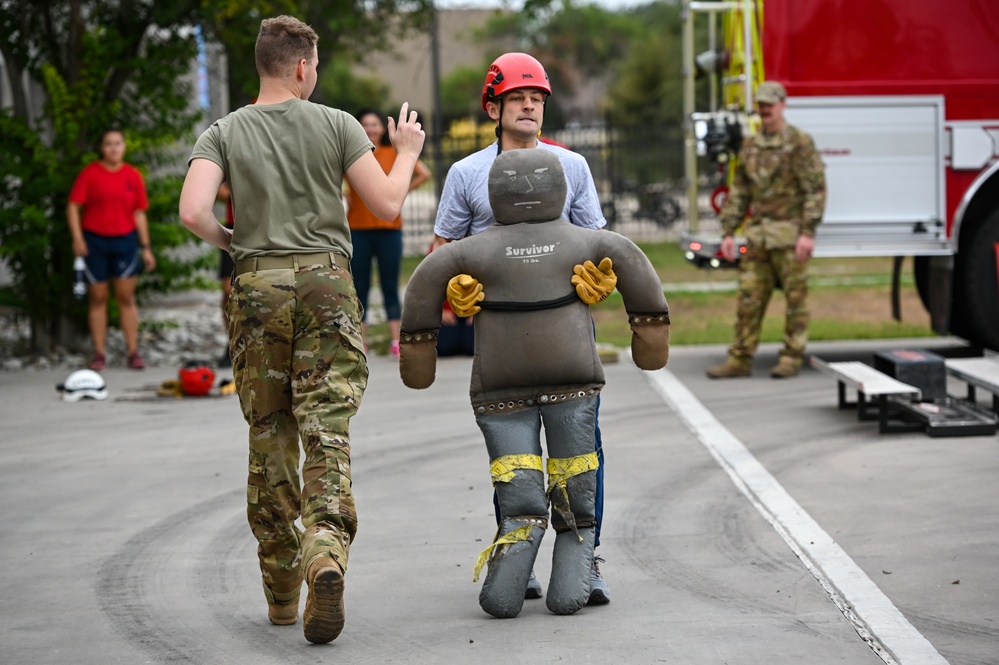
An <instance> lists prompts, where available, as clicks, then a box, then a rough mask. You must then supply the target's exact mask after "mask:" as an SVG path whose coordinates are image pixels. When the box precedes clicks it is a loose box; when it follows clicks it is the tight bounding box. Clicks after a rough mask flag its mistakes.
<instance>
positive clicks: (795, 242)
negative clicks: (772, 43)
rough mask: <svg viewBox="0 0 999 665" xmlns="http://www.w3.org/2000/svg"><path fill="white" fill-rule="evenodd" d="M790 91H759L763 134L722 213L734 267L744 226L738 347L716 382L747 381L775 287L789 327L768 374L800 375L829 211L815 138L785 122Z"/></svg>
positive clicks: (751, 146)
mask: <svg viewBox="0 0 999 665" xmlns="http://www.w3.org/2000/svg"><path fill="white" fill-rule="evenodd" d="M786 97H787V92H786V91H785V89H784V86H783V85H781V84H780V83H778V82H776V81H764V82H763V83H761V84H760V85H759V87H758V89H757V91H756V102H757V111H758V112H759V115H760V119H761V121H762V132H760V133H758V134H756V135H753V136H749V137H747V138H746V140H745V143H743V146H742V148H741V150H740V151H739V162H738V165H737V166H736V169H735V181H734V182H733V183H732V189H731V191H730V193H729V197H728V201H727V202H726V203H725V208H724V210H722V216H721V221H722V245H721V251H722V254H723V255H724V256H725V257H726V258H727V259H728V260H730V261H734V260H735V255H736V250H735V239H734V238H733V234H734V233H735V230H736V229H737V228H738V227H739V226H740V225H741V226H742V227H743V235H744V236H745V238H746V252H745V254H744V255H743V256H742V260H741V261H740V272H739V300H738V310H737V315H736V324H735V343H734V344H733V345H732V346H731V348H730V349H729V351H728V358H727V359H726V360H725V362H723V363H722V364H720V365H716V366H714V367H712V368H710V369H709V370H708V372H707V374H708V376H709V377H711V378H712V379H719V378H729V377H736V376H749V375H750V374H751V372H752V364H753V354H754V353H755V352H756V347H757V346H758V345H759V342H760V326H761V324H762V322H763V315H764V313H765V312H766V309H767V303H769V302H770V296H771V294H772V293H773V290H774V286H777V285H779V286H780V288H782V289H783V290H784V296H785V298H786V300H787V320H786V323H785V327H784V348H783V349H782V350H781V352H780V360H779V361H778V363H777V365H776V366H775V367H774V368H773V369H772V370H771V371H770V376H772V377H774V378H789V377H792V376H795V375H797V374H798V371H799V370H800V369H801V362H802V358H803V356H804V353H805V344H806V342H807V341H808V302H807V300H808V260H809V259H810V258H811V257H812V250H813V248H814V247H815V229H816V227H817V226H818V225H819V223H820V222H821V221H822V213H823V212H824V210H825V204H826V181H825V167H824V165H823V163H822V159H821V158H820V157H819V153H818V151H817V150H816V149H815V143H814V142H813V141H812V137H811V136H809V135H808V134H806V133H805V132H803V131H801V130H800V129H798V128H797V127H794V126H793V125H790V124H788V123H787V122H785V120H784V107H785V105H786V102H785V99H786Z"/></svg>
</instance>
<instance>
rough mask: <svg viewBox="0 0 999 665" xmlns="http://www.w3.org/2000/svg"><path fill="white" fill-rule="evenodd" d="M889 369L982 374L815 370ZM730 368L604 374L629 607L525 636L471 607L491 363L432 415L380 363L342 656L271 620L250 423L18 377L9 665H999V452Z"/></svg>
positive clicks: (448, 367) (619, 605)
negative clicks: (475, 404) (867, 416)
mask: <svg viewBox="0 0 999 665" xmlns="http://www.w3.org/2000/svg"><path fill="white" fill-rule="evenodd" d="M884 348H924V349H930V350H937V351H938V352H941V353H954V354H961V353H964V352H966V351H967V350H966V349H963V348H962V347H961V346H960V345H959V343H957V342H955V341H953V340H948V339H939V340H937V339H931V340H900V341H895V342H879V343H874V342H853V343H848V344H813V345H812V346H811V347H810V352H811V353H813V354H815V355H818V356H820V357H823V358H826V359H831V360H843V359H859V360H868V361H869V360H870V357H871V354H872V352H873V351H875V350H879V349H884ZM723 357H724V348H723V347H718V346H711V347H677V348H674V350H673V354H672V357H671V359H670V364H669V368H668V371H665V370H664V371H661V372H653V373H646V372H641V371H639V370H638V369H636V368H635V367H634V366H633V365H632V364H631V363H630V360H628V358H627V357H622V360H621V362H619V363H616V364H608V365H607V366H606V370H607V387H606V389H605V391H604V393H603V396H602V401H601V408H600V427H601V430H602V432H603V437H604V449H605V455H606V460H605V464H606V483H607V488H606V509H605V516H604V526H603V534H602V538H601V540H602V544H601V546H600V547H599V548H598V550H597V552H598V554H599V555H601V556H602V557H604V559H606V563H605V564H603V566H602V569H603V572H604V576H605V578H606V579H607V581H608V583H609V585H610V591H611V603H610V604H609V605H606V606H601V607H587V608H584V609H583V610H581V611H580V612H579V613H577V614H576V615H574V616H568V617H565V616H555V615H553V614H551V613H549V612H548V611H547V610H546V608H545V606H544V602H543V601H526V602H525V605H524V609H523V611H522V613H521V614H520V616H519V617H518V618H516V619H508V620H497V619H493V618H491V617H490V616H488V615H486V614H485V613H484V612H483V611H482V610H481V609H480V608H479V606H478V601H477V598H478V591H479V585H478V584H474V583H473V582H472V566H473V564H474V562H475V559H476V557H477V555H478V554H479V552H480V551H481V550H482V549H483V548H484V547H485V546H486V545H487V544H488V543H489V542H490V540H491V539H492V537H493V535H494V532H495V522H494V518H493V515H492V504H491V494H492V490H491V487H490V485H489V474H488V459H487V455H486V452H485V447H484V446H483V444H482V440H481V435H480V434H479V431H478V428H477V427H476V425H475V422H474V419H473V416H472V412H471V409H470V407H469V405H468V397H467V388H468V378H469V372H470V366H471V363H470V360H468V359H442V360H441V361H440V363H439V367H438V375H437V381H436V383H435V384H434V386H432V387H431V388H430V389H428V390H424V391H411V390H408V389H406V388H405V387H403V386H402V383H401V382H400V380H399V378H398V370H397V365H396V363H395V361H393V360H391V359H389V358H386V357H375V358H373V359H372V360H371V370H372V372H371V379H370V384H369V388H368V392H367V394H366V395H365V398H364V403H363V405H362V407H361V411H360V413H359V415H358V416H357V417H356V418H355V419H354V421H353V424H352V440H353V473H354V489H355V493H356V496H357V501H358V509H359V513H360V520H361V521H360V528H359V533H358V538H357V540H356V542H355V544H354V545H353V547H352V548H351V558H350V567H349V570H348V573H347V590H346V608H347V625H346V628H345V629H344V632H343V634H342V635H341V636H340V637H339V638H338V639H337V640H336V641H335V642H333V643H331V644H329V645H322V646H317V645H311V644H309V643H308V642H306V641H305V639H304V638H303V636H302V629H301V623H298V624H297V625H295V626H272V625H271V624H270V623H268V621H267V615H266V602H265V600H264V596H263V593H262V591H261V587H260V575H259V571H258V569H257V564H256V554H255V542H254V541H253V538H252V536H251V534H250V531H249V528H248V526H247V525H246V519H245V512H244V511H245V507H244V499H245V478H246V468H245V467H246V456H247V455H246V426H245V424H244V422H243V420H242V416H241V414H240V410H239V408H238V400H237V398H236V397H234V396H228V397H214V398H201V399H198V398H186V399H174V398H162V397H155V395H154V389H155V388H156V387H157V386H158V385H159V383H160V382H161V381H163V380H164V379H167V378H171V376H170V375H171V372H170V371H169V370H166V369H153V370H147V371H145V372H133V371H129V370H126V369H120V370H109V371H107V372H106V376H107V379H108V382H109V385H110V388H111V398H110V399H108V400H107V401H104V402H89V401H84V402H79V403H72V404H70V403H63V402H61V401H60V400H59V396H58V393H57V392H56V391H55V389H54V387H55V385H56V384H57V383H59V382H60V381H62V380H63V379H64V378H65V376H63V375H61V374H56V373H54V372H36V371H22V372H9V373H0V395H2V399H0V422H2V427H0V506H2V511H0V533H2V534H3V536H2V538H0V560H2V562H3V563H2V568H0V588H2V589H3V591H4V592H3V596H2V598H3V601H2V607H3V609H2V613H0V661H2V662H3V663H11V664H14V663H17V664H21V663H32V664H33V663H46V664H47V663H73V664H76V665H97V664H102V665H103V664H106V663H197V664H216V663H217V664H227V663H234V664H235V663H240V664H255V663H262V664H266V663H292V664H294V663H318V662H323V661H325V662H337V663H352V664H354V663H378V664H384V663H446V664H447V665H460V664H464V663H485V662H488V663H517V664H522V663H690V664H696V665H714V664H718V665H722V664H724V665H784V664H789V663H807V664H808V665H826V664H832V663H848V664H850V665H877V664H878V663H883V662H888V663H901V664H902V665H920V664H927V665H932V664H938V663H950V664H952V665H995V664H996V663H999V600H997V598H999V555H997V552H999V547H997V546H999V482H997V481H999V438H997V436H996V435H994V434H993V435H990V436H971V437H948V438H932V437H929V436H927V435H926V434H924V433H920V432H915V433H900V434H885V435H881V434H878V432H877V427H876V424H875V423H871V422H859V421H858V420H857V418H856V416H855V414H854V413H852V412H848V411H840V410H838V409H837V408H836V390H835V382H834V381H832V380H831V379H829V378H828V377H826V376H823V375H821V374H819V373H817V372H815V371H814V370H811V369H808V370H806V371H804V372H803V373H802V375H801V376H800V377H798V378H796V379H793V380H786V381H776V380H772V379H770V378H769V377H768V374H767V372H768V370H769V367H770V366H771V365H772V364H773V363H774V362H775V360H776V349H775V347H773V346H765V347H764V348H763V349H762V350H761V352H760V354H759V356H758V358H757V362H756V374H755V376H754V377H752V378H747V379H735V380H728V381H710V380H708V379H707V378H705V376H704V369H705V368H706V367H707V366H708V365H709V364H712V363H715V362H719V361H720V360H722V359H723ZM950 388H951V392H952V393H954V394H958V395H963V390H964V388H963V385H962V384H960V383H959V382H956V383H955V382H952V383H951V386H950ZM987 399H988V397H987V396H986V395H980V397H979V400H980V402H981V403H982V404H983V405H984V404H985V403H986V400H987ZM553 541H554V538H553V537H552V534H551V533H549V534H548V537H546V539H545V542H544V543H543V545H542V551H541V555H540V556H539V559H538V563H537V566H536V570H537V572H538V576H539V578H540V579H541V580H542V583H543V584H544V585H545V586H547V577H548V574H549V572H550V557H551V546H552V542H553ZM303 607H304V603H303Z"/></svg>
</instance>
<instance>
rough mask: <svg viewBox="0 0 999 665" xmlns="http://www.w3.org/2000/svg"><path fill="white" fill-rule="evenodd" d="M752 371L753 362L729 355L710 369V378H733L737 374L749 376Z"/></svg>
mask: <svg viewBox="0 0 999 665" xmlns="http://www.w3.org/2000/svg"><path fill="white" fill-rule="evenodd" d="M752 373H753V365H752V362H750V361H744V360H736V359H734V358H733V357H732V356H729V357H728V358H726V359H725V362H723V363H722V364H720V365H715V366H714V367H711V368H709V369H708V378H710V379H731V378H734V377H737V376H749V375H751V374H752Z"/></svg>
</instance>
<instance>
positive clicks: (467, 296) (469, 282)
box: [447, 274, 486, 317]
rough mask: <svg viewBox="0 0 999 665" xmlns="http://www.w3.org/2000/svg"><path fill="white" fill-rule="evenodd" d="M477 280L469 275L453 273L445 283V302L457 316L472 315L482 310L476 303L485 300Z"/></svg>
mask: <svg viewBox="0 0 999 665" xmlns="http://www.w3.org/2000/svg"><path fill="white" fill-rule="evenodd" d="M485 298H486V294H484V293H483V292H482V285H481V284H479V280H477V279H475V278H474V277H472V276H471V275H465V274H461V275H455V276H454V277H452V278H451V281H449V282H448V283H447V302H448V304H449V305H451V310H452V311H453V312H454V313H455V314H457V315H458V316H462V317H464V316H472V315H474V314H478V313H479V312H480V311H482V308H481V307H479V305H478V304H477V303H480V302H482V301H483V300H485Z"/></svg>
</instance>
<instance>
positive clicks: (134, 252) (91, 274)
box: [83, 231, 143, 284]
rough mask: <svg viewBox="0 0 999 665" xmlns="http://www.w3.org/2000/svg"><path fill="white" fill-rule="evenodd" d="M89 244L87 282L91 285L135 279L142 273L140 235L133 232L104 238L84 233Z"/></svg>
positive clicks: (84, 237)
mask: <svg viewBox="0 0 999 665" xmlns="http://www.w3.org/2000/svg"><path fill="white" fill-rule="evenodd" d="M83 239H84V240H85V241H86V243H87V256H86V257H84V258H85V259H86V261H87V281H88V282H90V283H91V284H97V283H99V282H106V281H108V279H124V278H126V277H135V276H136V275H138V274H140V273H141V272H142V265H143V264H142V254H141V253H140V252H139V233H138V232H137V231H132V232H131V233H129V234H127V235H123V236H102V235H98V234H96V233H91V232H90V231H84V232H83Z"/></svg>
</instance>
